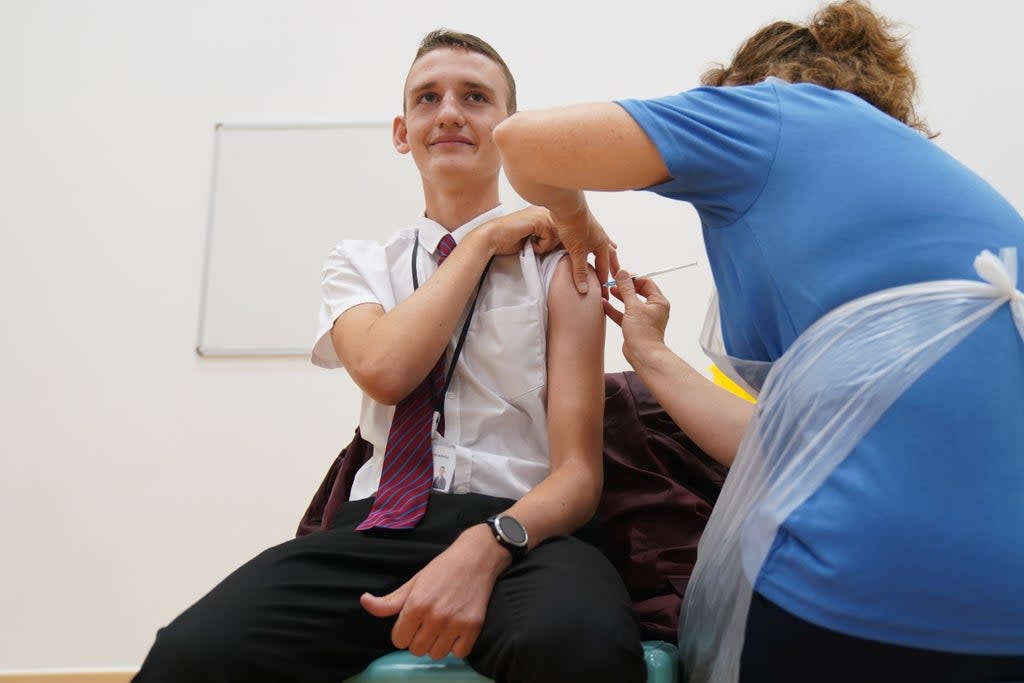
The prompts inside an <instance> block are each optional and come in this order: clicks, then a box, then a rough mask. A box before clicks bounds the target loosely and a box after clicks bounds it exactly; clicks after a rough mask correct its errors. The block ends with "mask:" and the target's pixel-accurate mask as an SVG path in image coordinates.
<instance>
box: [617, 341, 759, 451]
mask: <svg viewBox="0 0 1024 683" xmlns="http://www.w3.org/2000/svg"><path fill="white" fill-rule="evenodd" d="M626 360H628V361H629V363H630V365H632V366H633V369H634V370H636V373H637V374H638V375H639V376H640V379H642V380H643V382H644V384H646V385H647V388H648V389H650V391H651V393H652V394H653V395H654V397H655V398H656V399H658V402H659V403H660V404H661V405H662V407H663V408H665V411H666V412H668V414H669V416H671V417H672V419H673V420H674V421H675V423H676V424H677V425H679V428H680V429H682V430H683V432H685V433H686V435H687V436H689V437H690V438H691V439H693V441H694V443H696V444H697V445H698V446H700V447H701V448H702V449H703V450H704V451H705V452H706V453H707V454H708V455H710V456H711V457H712V458H714V459H715V460H717V461H718V462H720V463H722V464H723V465H725V466H726V467H730V466H732V461H733V459H734V458H735V457H736V451H737V450H738V449H739V445H740V441H741V440H742V438H743V434H744V433H745V432H746V430H747V426H748V424H749V423H750V418H751V417H753V415H754V405H753V404H752V403H749V402H748V401H745V400H743V399H742V398H740V397H739V396H736V395H735V394H733V393H732V392H730V391H726V390H725V389H723V388H721V387H719V386H718V385H717V384H715V383H714V382H712V381H711V380H709V379H708V378H706V377H704V375H702V374H701V373H699V372H697V370H695V369H694V368H693V367H692V366H691V365H689V364H688V363H687V362H686V361H684V360H683V359H682V358H680V357H679V356H677V355H676V354H675V353H673V352H672V351H671V350H670V349H669V348H668V347H667V346H665V345H664V344H652V345H650V346H649V347H646V348H644V349H641V350H639V352H636V353H631V354H629V356H627V358H626Z"/></svg>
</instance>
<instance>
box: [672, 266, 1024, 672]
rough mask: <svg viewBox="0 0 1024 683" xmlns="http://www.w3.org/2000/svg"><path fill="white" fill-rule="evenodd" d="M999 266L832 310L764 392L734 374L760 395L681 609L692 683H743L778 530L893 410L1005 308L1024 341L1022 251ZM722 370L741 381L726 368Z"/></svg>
mask: <svg viewBox="0 0 1024 683" xmlns="http://www.w3.org/2000/svg"><path fill="white" fill-rule="evenodd" d="M1000 256H1001V257H1002V260H1000V259H999V258H997V257H996V256H995V255H994V254H992V253H991V252H989V251H983V252H982V253H981V254H979V255H978V257H977V258H975V260H974V268H975V271H976V272H977V273H978V275H979V276H980V277H981V278H982V279H983V280H985V282H979V281H972V280H937V281H932V282H923V283H918V284H913V285H907V286H903V287H895V288H892V289H887V290H883V291H880V292H876V293H874V294H869V295H867V296H863V297H861V298H859V299H856V300H854V301H851V302H849V303H847V304H844V305H843V306H840V307H839V308H837V309H835V310H833V311H830V312H829V313H827V314H826V315H825V316H823V317H822V318H821V319H820V320H818V321H817V322H816V323H814V325H812V326H811V327H810V328H809V329H808V330H806V331H805V332H804V333H803V334H801V335H800V337H799V338H797V340H796V341H795V342H794V343H793V345H792V346H791V347H790V348H789V349H788V350H787V351H786V353H785V354H783V356H782V357H781V358H779V359H778V360H777V361H776V362H775V363H774V367H773V368H772V372H771V374H770V375H768V374H767V372H765V375H766V377H763V378H762V379H764V386H763V388H762V387H755V386H753V383H752V382H751V381H749V380H755V382H754V383H756V377H755V376H752V375H750V373H749V372H748V373H746V374H747V379H745V378H744V377H743V376H742V373H736V374H738V375H740V377H739V379H744V382H745V383H746V384H747V386H748V387H749V388H761V389H762V390H761V395H760V398H759V400H758V404H757V407H756V408H755V412H754V417H753V418H752V420H751V422H750V425H749V427H748V429H747V432H746V434H745V435H744V437H743V441H742V442H741V443H740V447H739V450H738V452H737V454H736V459H735V460H734V462H733V466H732V469H731V470H730V472H729V476H728V477H727V478H726V481H725V486H724V487H723V488H722V493H721V495H720V496H719V498H718V502H717V503H716V505H715V508H714V511H713V512H712V514H711V518H710V519H709V521H708V525H707V528H706V529H705V531H704V535H703V537H702V538H701V541H700V544H699V546H698V553H697V564H696V567H695V568H694V572H693V576H692V577H691V579H690V583H689V586H688V588H687V591H686V599H685V601H684V602H683V610H682V614H681V616H680V624H681V631H680V643H679V644H680V650H681V653H682V655H683V662H684V669H685V672H686V675H687V678H688V680H689V681H691V683H693V682H697V683H704V682H709V683H731V682H732V681H736V680H738V677H739V661H740V653H741V652H742V650H743V632H744V627H745V625H746V618H747V611H748V608H749V606H750V596H751V592H752V590H753V588H752V586H753V583H754V581H756V579H757V576H758V574H759V572H760V570H761V567H762V565H763V564H764V560H765V557H766V555H767V553H768V550H769V548H770V547H771V544H772V542H773V541H774V539H775V534H776V532H777V530H778V527H779V524H781V523H782V522H783V521H784V520H785V519H786V518H787V517H788V516H789V514H790V513H791V512H792V511H793V510H794V509H796V508H797V507H798V506H799V505H800V504H801V503H803V502H804V501H805V500H807V498H808V497H809V496H810V495H811V494H813V493H814V492H815V491H816V490H817V489H818V488H819V487H820V486H821V484H822V483H823V482H824V481H825V479H826V478H827V477H828V475H829V474H830V473H831V472H832V471H833V470H834V469H835V468H836V467H837V466H838V465H839V464H840V463H841V462H842V461H843V460H844V459H845V458H846V456H847V455H848V454H849V453H850V451H851V450H853V448H854V447H855V446H856V445H857V443H858V442H859V441H860V440H861V438H863V436H864V435H865V434H866V433H867V432H868V431H869V430H870V429H871V428H872V427H873V426H874V424H875V423H876V422H877V420H878V418H879V417H881V415H882V414H883V413H885V411H886V410H888V408H889V406H891V405H892V404H893V402H894V401H896V399H898V398H899V397H900V396H901V395H902V394H903V392H904V391H906V389H907V388H908V387H910V386H911V385H912V384H913V383H914V382H915V381H916V380H917V379H918V378H919V377H920V376H921V375H922V374H923V373H924V372H926V371H927V370H928V369H929V368H931V367H932V366H933V365H934V364H935V363H936V362H937V361H938V360H939V359H941V358H942V357H943V356H945V355H946V353H948V352H949V351H950V350H951V349H952V348H953V347H955V346H956V345H957V344H958V343H959V342H960V341H961V340H962V339H964V338H965V337H966V336H967V335H969V334H970V333H971V332H972V331H974V330H975V329H976V328H977V327H978V325H980V324H981V323H982V322H984V321H985V320H986V319H987V318H988V317H989V316H991V315H992V313H993V312H995V311H996V309H998V308H999V307H1000V306H1002V305H1003V304H1006V303H1008V304H1009V305H1010V308H1011V311H1012V315H1013V322H1014V325H1015V327H1016V333H1017V334H1018V335H1019V336H1020V337H1021V339H1022V340H1024V294H1022V293H1021V292H1020V291H1018V290H1017V284H1016V283H1017V250H1016V248H1015V247H1010V248H1007V249H1003V250H1002V251H1001V252H1000ZM713 303H714V304H715V305H714V309H715V314H716V316H717V310H718V309H717V302H713ZM709 315H710V313H709ZM722 355H723V357H724V352H723V354H722ZM715 362H716V363H718V362H719V360H718V359H717V358H716V359H715ZM740 365H741V367H742V362H741V364H740ZM720 367H721V369H722V370H723V372H727V370H726V367H730V370H729V371H728V372H735V368H733V367H732V363H731V362H727V363H726V367H722V366H720ZM730 376H732V375H730ZM732 378H733V379H734V380H737V377H735V376H733V377H732ZM737 381H738V380H737ZM741 386H743V384H741ZM744 388H747V387H744ZM748 390H749V389H748Z"/></svg>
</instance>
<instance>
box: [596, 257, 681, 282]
mask: <svg viewBox="0 0 1024 683" xmlns="http://www.w3.org/2000/svg"><path fill="white" fill-rule="evenodd" d="M695 265H697V262H696V261H691V262H690V263H682V264H680V265H678V266H669V267H668V268H659V269H658V270H652V271H651V272H649V273H640V274H638V275H633V276H631V278H630V279H632V280H636V279H637V278H638V277H654V276H655V275H661V274H662V273H671V272H672V271H673V270H680V269H682V268H689V267H690V266H695ZM601 286H602V287H614V286H615V280H609V281H608V282H606V283H604V284H603V285H601Z"/></svg>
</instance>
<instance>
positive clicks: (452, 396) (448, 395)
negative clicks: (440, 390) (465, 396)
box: [445, 391, 455, 401]
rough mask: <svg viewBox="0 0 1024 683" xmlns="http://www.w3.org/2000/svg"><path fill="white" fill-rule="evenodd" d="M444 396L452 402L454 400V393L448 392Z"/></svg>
mask: <svg viewBox="0 0 1024 683" xmlns="http://www.w3.org/2000/svg"><path fill="white" fill-rule="evenodd" d="M445 396H446V397H448V399H450V400H452V401H454V400H455V392H454V391H449V392H448V393H447V394H445Z"/></svg>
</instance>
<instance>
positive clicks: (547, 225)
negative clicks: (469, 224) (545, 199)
mask: <svg viewBox="0 0 1024 683" xmlns="http://www.w3.org/2000/svg"><path fill="white" fill-rule="evenodd" d="M477 232H480V233H482V234H483V235H486V238H487V240H488V244H489V245H490V247H491V249H492V250H493V253H494V255H495V256H502V255H505V254H516V253H518V252H519V251H520V250H521V249H522V248H523V243H524V242H525V241H526V240H527V239H529V240H531V241H532V242H533V250H534V251H536V252H538V253H541V254H543V253H545V252H548V251H551V250H552V249H554V248H555V247H557V246H558V245H559V244H560V243H559V241H558V233H557V232H556V231H555V224H554V221H553V220H552V219H551V214H550V213H549V212H548V210H547V209H543V208H541V207H539V206H528V207H526V208H525V209H520V210H519V211H514V212H513V213H510V214H507V215H505V216H500V217H498V218H494V219H491V220H489V221H487V222H486V223H484V224H483V225H482V226H480V228H479V229H478V231H477Z"/></svg>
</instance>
